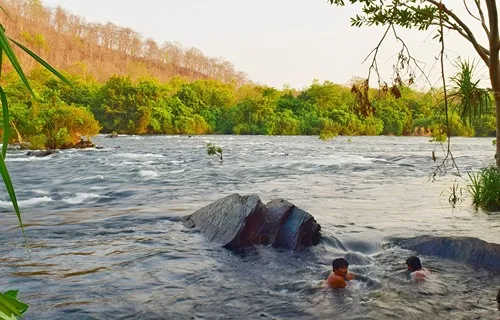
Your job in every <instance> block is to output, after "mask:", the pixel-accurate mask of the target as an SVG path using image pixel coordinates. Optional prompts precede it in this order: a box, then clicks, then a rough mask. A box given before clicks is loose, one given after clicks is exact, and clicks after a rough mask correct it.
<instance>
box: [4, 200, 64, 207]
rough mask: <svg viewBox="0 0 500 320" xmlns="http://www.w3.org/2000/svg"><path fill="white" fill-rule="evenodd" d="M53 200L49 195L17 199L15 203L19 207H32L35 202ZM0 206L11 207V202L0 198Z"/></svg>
mask: <svg viewBox="0 0 500 320" xmlns="http://www.w3.org/2000/svg"><path fill="white" fill-rule="evenodd" d="M51 201H54V200H53V199H52V198H51V197H35V198H30V199H27V200H18V201H17V204H18V205H19V207H20V208H23V207H32V206H35V205H37V204H41V203H45V202H51ZM0 207H2V208H11V207H12V202H10V201H9V200H6V201H4V200H0Z"/></svg>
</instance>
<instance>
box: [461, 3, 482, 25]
mask: <svg viewBox="0 0 500 320" xmlns="http://www.w3.org/2000/svg"><path fill="white" fill-rule="evenodd" d="M475 2H476V3H477V2H478V0H475ZM464 7H465V10H467V12H468V13H469V15H470V16H471V17H473V18H474V19H476V20H477V21H479V22H481V20H480V19H479V18H478V17H476V16H475V15H473V14H472V12H470V10H469V6H467V0H464Z"/></svg>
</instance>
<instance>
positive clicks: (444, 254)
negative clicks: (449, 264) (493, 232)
mask: <svg viewBox="0 0 500 320" xmlns="http://www.w3.org/2000/svg"><path fill="white" fill-rule="evenodd" d="M398 244H399V246H401V247H402V248H405V249H410V250H414V251H417V252H419V253H421V254H425V255H431V256H438V257H441V258H445V259H451V260H456V261H462V262H465V263H468V264H470V265H472V266H474V267H478V268H484V269H488V270H492V271H495V272H500V244H496V243H489V242H486V241H483V240H481V239H477V238H471V237H435V236H420V237H415V238H410V239H405V240H401V242H399V243H398Z"/></svg>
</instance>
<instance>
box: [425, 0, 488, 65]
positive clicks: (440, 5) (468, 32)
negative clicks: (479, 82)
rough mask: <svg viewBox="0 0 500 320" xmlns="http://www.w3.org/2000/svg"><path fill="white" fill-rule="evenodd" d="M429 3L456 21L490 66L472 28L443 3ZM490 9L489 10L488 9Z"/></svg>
mask: <svg viewBox="0 0 500 320" xmlns="http://www.w3.org/2000/svg"><path fill="white" fill-rule="evenodd" d="M425 1H426V2H428V3H431V4H433V5H434V6H436V8H438V9H440V10H442V12H443V13H445V14H446V15H447V16H448V17H450V18H452V19H453V21H455V22H456V23H457V24H458V25H459V26H460V27H461V28H462V29H463V30H464V32H465V34H466V35H467V36H468V40H469V41H470V43H472V46H474V49H476V51H477V53H478V54H479V56H480V57H481V59H482V60H483V61H484V63H486V65H487V66H488V68H489V66H490V59H489V55H488V54H487V53H486V52H485V51H484V50H483V48H484V47H483V46H481V45H480V44H479V42H477V40H476V37H475V36H474V33H472V31H471V30H470V28H469V27H468V26H467V24H465V23H464V22H463V21H462V19H460V18H459V17H458V16H457V15H456V14H454V13H453V11H451V10H450V9H448V8H447V7H446V6H445V5H444V4H443V3H440V2H437V1H436V0H425ZM488 1H489V0H486V5H488ZM495 7H496V6H495ZM488 9H489V8H488ZM488 11H490V10H488ZM490 26H491V20H490ZM497 28H498V21H497Z"/></svg>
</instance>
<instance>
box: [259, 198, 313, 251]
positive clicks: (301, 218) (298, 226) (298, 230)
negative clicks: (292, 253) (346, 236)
mask: <svg viewBox="0 0 500 320" xmlns="http://www.w3.org/2000/svg"><path fill="white" fill-rule="evenodd" d="M266 207H267V209H268V221H270V222H271V223H272V225H276V223H277V224H278V226H277V228H276V229H274V230H273V231H276V232H275V236H274V239H272V237H271V239H272V240H273V241H272V242H271V244H272V246H273V247H278V248H286V249H292V250H295V249H297V248H298V247H301V246H302V247H309V246H312V245H315V244H317V243H318V242H319V240H320V230H321V226H320V225H319V224H318V223H317V222H316V220H315V219H314V217H313V216H312V215H310V214H309V213H307V212H306V211H304V210H302V209H300V208H298V207H296V206H295V205H294V204H292V203H290V202H288V201H286V200H283V199H275V200H272V201H270V202H268V203H267V205H266ZM268 223H269V222H268ZM268 223H266V225H268ZM264 231H267V230H264Z"/></svg>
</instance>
